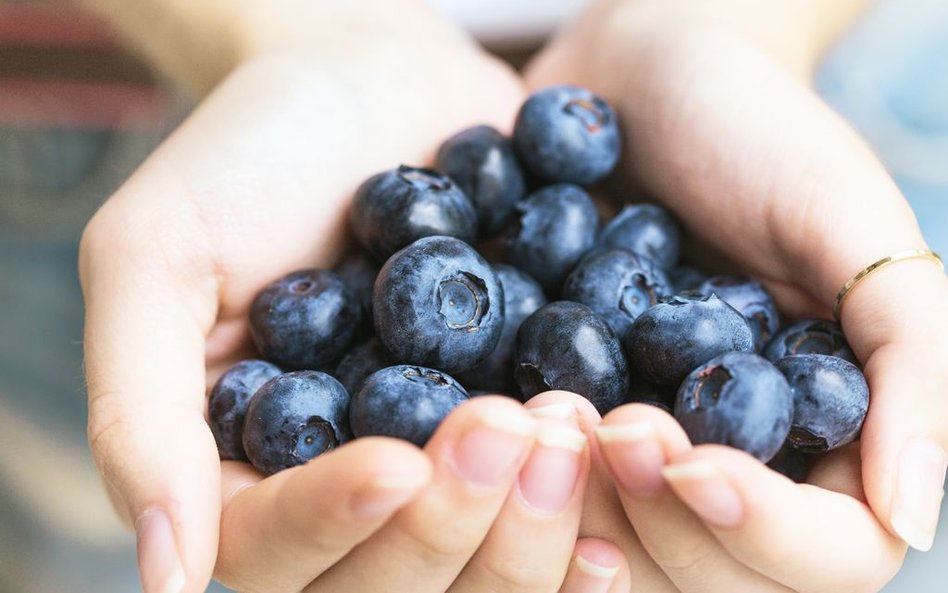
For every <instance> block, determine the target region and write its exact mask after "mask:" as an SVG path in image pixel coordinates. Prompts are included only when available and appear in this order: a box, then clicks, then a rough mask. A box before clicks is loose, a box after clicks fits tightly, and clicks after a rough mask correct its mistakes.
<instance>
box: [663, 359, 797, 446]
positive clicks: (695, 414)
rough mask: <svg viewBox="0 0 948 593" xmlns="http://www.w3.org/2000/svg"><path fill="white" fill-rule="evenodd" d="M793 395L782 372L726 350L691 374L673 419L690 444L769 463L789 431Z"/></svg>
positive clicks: (767, 362) (762, 360) (759, 361)
mask: <svg viewBox="0 0 948 593" xmlns="http://www.w3.org/2000/svg"><path fill="white" fill-rule="evenodd" d="M792 416H793V395H792V394H791V392H790V386H789V385H788V384H787V380H786V379H785V378H784V376H783V374H781V373H780V371H778V370H777V369H776V368H775V367H774V365H773V364H771V363H770V361H768V360H767V359H765V358H763V357H761V356H758V355H756V354H753V353H751V352H728V353H727V354H724V355H722V356H718V357H715V358H712V359H711V360H709V361H708V362H706V363H705V364H703V365H701V366H700V367H698V368H696V369H695V370H694V371H692V372H691V373H690V374H689V375H688V376H687V377H686V378H685V380H684V381H683V382H682V384H681V387H679V389H678V397H677V399H676V400H675V418H676V419H677V420H678V422H679V423H681V426H682V427H683V428H684V429H685V432H686V433H687V434H688V438H689V439H691V442H692V443H694V444H696V445H697V444H702V443H718V444H721V445H729V446H731V447H735V448H737V449H741V450H742V451H746V452H747V453H750V454H751V455H753V456H754V457H756V458H757V459H760V460H761V461H763V462H765V463H766V462H768V461H770V460H771V459H772V458H773V457H774V455H776V454H777V451H779V450H780V447H781V446H782V445H783V443H784V441H785V440H786V439H787V433H788V432H789V431H790V419H791V418H792Z"/></svg>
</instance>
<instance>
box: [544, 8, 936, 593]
mask: <svg viewBox="0 0 948 593" xmlns="http://www.w3.org/2000/svg"><path fill="white" fill-rule="evenodd" d="M679 4H680V3H679ZM654 6H655V3H649V2H618V1H616V2H600V3H598V4H596V5H595V6H594V7H593V9H592V10H591V11H590V13H589V14H588V15H587V17H586V19H585V20H584V21H582V22H580V23H578V24H577V25H576V26H575V27H574V28H572V30H569V31H566V32H565V33H564V34H563V35H562V36H561V37H560V38H559V39H558V40H557V41H556V42H554V43H553V44H552V45H551V46H550V47H549V48H548V49H547V50H546V51H545V52H544V54H543V55H541V57H540V58H539V59H538V60H537V61H536V62H535V63H534V64H533V65H532V67H531V69H530V70H529V72H528V77H527V78H528V83H529V84H530V86H532V87H534V88H537V87H542V86H546V85H550V84H556V83H576V84H581V85H584V86H588V87H590V88H592V89H593V90H595V91H597V92H599V93H601V94H602V95H603V96H604V97H605V98H606V99H607V100H609V101H611V102H612V103H613V104H614V105H615V106H616V108H617V110H618V112H619V116H620V119H621V121H622V124H623V128H624V133H625V140H626V149H625V155H626V157H625V161H624V162H623V163H622V164H621V165H620V168H621V171H620V175H619V177H620V180H619V181H620V183H622V182H624V183H625V186H624V187H625V188H626V189H627V190H628V188H629V187H630V184H634V185H635V187H637V189H638V190H639V191H641V192H642V193H644V194H647V195H648V196H651V197H652V198H654V199H657V200H659V201H660V202H662V203H663V204H665V205H666V206H668V207H669V208H670V209H671V210H672V211H674V212H675V213H676V215H677V216H678V217H679V219H680V220H681V221H682V223H683V224H684V226H685V227H686V230H687V232H688V233H689V234H690V235H691V236H692V237H694V241H695V243H696V244H697V245H700V252H701V253H704V254H707V253H711V254H713V255H714V256H716V258H717V259H718V260H719V261H720V260H725V261H728V262H729V263H730V265H731V266H732V269H740V270H743V271H744V272H747V273H750V274H753V275H755V276H757V277H759V278H762V279H763V280H764V282H765V283H766V285H767V286H768V288H770V290H771V291H772V292H773V293H774V295H775V296H776V298H777V300H778V303H779V305H780V306H781V308H782V309H783V310H784V311H786V312H787V313H788V314H789V315H791V316H804V315H817V316H823V317H828V316H829V315H830V306H831V304H832V301H833V298H834V297H835V295H836V292H837V291H838V290H839V289H840V287H841V286H842V284H843V283H844V282H845V281H846V280H847V279H848V278H849V277H850V276H851V275H852V274H854V273H855V272H857V271H858V270H860V269H862V268H864V267H865V266H867V265H868V264H870V263H872V262H874V261H876V260H878V259H880V258H881V257H883V256H885V255H888V254H892V253H895V252H898V251H901V250H904V249H911V248H919V247H922V246H924V241H923V239H922V237H921V236H920V234H919V231H918V228H917V225H916V222H915V219H914V217H913V215H912V212H911V210H910V208H909V207H908V205H907V204H906V202H905V201H904V199H903V198H902V197H901V195H900V194H899V192H898V190H897V188H896V186H895V185H894V183H893V182H892V180H891V179H890V178H889V177H888V175H887V174H886V172H885V170H884V169H883V168H882V167H881V165H880V164H879V163H878V162H877V160H876V159H875V158H874V157H873V155H872V154H871V152H870V151H869V150H868V149H867V148H866V146H865V145H864V144H863V142H862V141H861V140H860V139H859V138H858V137H857V136H856V134H854V133H853V132H852V131H851V130H850V129H849V128H848V127H846V125H845V124H844V123H843V122H842V121H841V120H840V119H839V118H838V117H837V116H836V115H835V114H833V113H832V112H831V110H830V109H829V108H827V106H826V105H824V104H823V103H822V102H821V101H820V100H819V99H818V98H817V97H816V96H815V94H814V93H813V92H812V90H810V89H809V88H807V86H806V85H805V84H802V83H801V82H800V81H799V80H798V79H796V78H795V77H794V76H792V75H791V74H790V73H788V72H787V70H786V69H784V68H783V67H782V66H781V65H780V63H778V61H777V60H775V59H774V57H773V56H771V55H768V54H767V53H765V52H764V51H762V50H761V49H760V48H759V47H758V46H757V45H755V44H753V43H751V42H750V41H748V39H747V38H746V37H744V36H743V35H742V34H739V33H736V32H735V30H734V29H733V28H731V27H728V26H724V25H718V24H716V23H714V22H713V19H704V20H703V21H701V20H697V19H695V20H693V21H683V20H677V19H670V20H663V19H661V18H657V17H655V15H654V14H653V12H654V11H653V12H650V11H649V8H650V7H651V8H654ZM945 303H948V282H946V279H945V277H944V275H943V274H940V273H939V272H938V269H937V267H935V266H932V265H931V264H930V263H929V262H924V261H918V260H913V261H905V262H902V263H899V264H898V265H896V266H892V267H890V268H887V269H886V270H884V271H882V272H879V273H878V274H875V275H873V276H872V277H870V278H868V279H866V280H865V281H864V282H862V283H861V284H860V285H859V286H858V287H856V288H855V289H854V290H853V292H852V294H851V296H850V297H849V298H848V299H847V301H846V303H845V305H844V307H843V311H842V323H843V326H844V329H845V331H846V334H847V337H848V339H849V341H850V344H851V346H852V347H853V348H854V350H855V352H856V354H857V355H858V356H859V358H860V360H861V361H862V362H863V363H864V365H865V372H866V376H867V379H868V381H869V384H870V391H871V397H872V402H871V405H870V412H869V416H868V418H867V421H866V424H865V428H864V431H863V435H862V440H861V459H862V461H861V463H860V461H859V457H858V456H857V455H855V454H854V453H853V450H852V449H848V450H843V451H840V452H838V453H836V454H834V455H831V456H830V457H829V458H827V460H826V462H825V464H824V465H823V466H822V467H821V468H820V469H818V470H817V471H816V472H815V474H814V476H813V477H812V479H811V482H813V484H815V485H818V486H821V487H820V488H815V487H813V486H812V485H810V486H796V485H793V484H791V483H789V482H788V481H786V480H783V479H782V478H780V477H779V476H777V475H776V474H773V473H772V472H769V470H766V469H765V468H764V467H763V466H762V465H760V464H758V463H755V462H752V461H751V460H750V459H748V458H747V457H746V456H742V455H740V454H739V453H737V452H735V451H730V450H722V449H720V448H715V447H696V448H692V447H691V446H690V445H689V444H688V442H687V439H686V438H684V435H683V434H682V433H681V432H680V430H676V428H675V426H674V424H673V423H670V421H669V419H668V418H667V417H666V416H663V415H661V414H657V413H655V412H654V411H653V410H649V409H645V410H643V409H642V408H641V407H640V406H630V407H628V408H624V409H620V410H617V411H615V412H613V413H612V414H611V415H609V416H607V418H606V419H605V421H604V423H605V425H606V426H620V427H622V428H621V429H616V430H615V431H613V432H612V433H611V434H612V435H613V436H614V437H615V438H613V439H612V440H611V441H609V440H606V441H604V442H603V443H602V449H603V454H604V457H605V458H606V460H607V461H608V462H609V467H610V468H611V470H612V474H613V478H614V479H615V481H616V483H617V485H618V486H619V489H620V495H621V498H622V502H623V505H624V507H625V510H626V512H627V514H628V517H629V520H630V521H631V523H632V525H633V526H634V527H635V532H636V533H637V534H638V537H639V538H640V539H641V542H642V544H643V545H644V547H645V549H646V550H648V552H649V553H650V554H651V556H652V559H653V560H654V561H655V562H657V563H658V564H659V565H660V566H661V567H662V568H663V569H664V572H665V573H666V574H667V575H668V577H669V578H670V579H671V581H672V582H673V583H674V585H675V586H676V587H677V588H678V589H679V590H681V591H685V592H690V591H717V590H721V591H735V590H754V591H786V590H788V589H793V590H798V591H804V592H806V591H825V590H845V591H875V590H877V589H878V588H880V587H881V586H882V585H883V584H884V583H885V582H887V581H888V580H889V579H890V578H891V576H892V575H893V574H894V573H895V572H896V571H897V569H898V568H899V566H900V564H901V561H902V558H903V555H904V552H905V546H904V543H903V541H902V540H905V541H907V542H908V543H910V544H912V545H913V546H915V547H918V548H920V549H925V548H927V547H928V546H930V545H931V540H932V537H933V534H934V528H935V525H936V520H937V514H938V507H939V501H940V498H941V493H942V484H943V480H944V475H945V465H946V461H945V453H944V451H945V447H946V445H948V399H946V398H945V397H944V395H945V393H946V392H948V369H946V367H945V365H944V363H943V361H944V360H946V359H948V308H946V306H945ZM939 361H942V362H939ZM605 434H606V435H609V434H610V433H609V432H608V431H607V432H606V433H605ZM632 459H636V460H642V459H648V460H650V461H649V463H644V462H642V463H639V469H638V470H636V472H637V473H635V472H634V473H633V475H631V476H630V475H629V474H628V472H630V471H632V469H631V468H632V467H633V464H632V461H631V460H632ZM699 462H700V463H699ZM669 464H671V465H669ZM666 466H667V467H668V468H669V469H666V476H667V480H666V479H663V477H662V473H661V472H662V468H663V467H666ZM675 468H677V470H676V469H675ZM860 470H861V477H860V473H859V472H860ZM673 493H674V495H673ZM725 498H726V499H727V503H728V506H727V508H726V509H725V508H724V502H722V501H723V500H724V499H725ZM725 511H726V512H725ZM829 558H831V559H832V561H828V560H827V559H829ZM630 561H631V560H630ZM631 564H632V566H631V570H632V572H633V574H637V569H638V567H637V565H636V563H635V562H634V561H631Z"/></svg>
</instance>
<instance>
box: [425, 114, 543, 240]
mask: <svg viewBox="0 0 948 593" xmlns="http://www.w3.org/2000/svg"><path fill="white" fill-rule="evenodd" d="M435 168H437V169H438V170H439V171H441V172H443V173H444V174H445V175H447V176H448V177H450V178H451V179H453V180H454V181H455V183H457V184H458V187H460V188H461V189H462V190H463V191H464V193H465V195H467V197H468V198H469V199H470V200H471V203H472V204H473V205H474V210H476V211H477V219H478V222H479V230H480V234H481V235H484V236H489V235H493V234H495V233H497V231H499V230H500V229H501V228H503V227H504V226H505V225H506V224H507V221H508V220H509V218H510V215H511V214H512V213H513V208H514V204H516V203H517V201H518V200H520V198H522V197H523V194H524V190H525V182H524V179H523V173H522V172H521V171H520V164H519V163H518V162H517V157H516V155H515V154H514V150H513V145H512V144H511V143H510V140H508V139H507V138H506V137H505V136H504V135H503V134H501V133H500V132H498V131H497V130H495V129H494V128H491V127H490V126H477V127H474V128H469V129H467V130H464V131H463V132H460V133H458V134H456V135H454V136H452V137H451V138H449V139H448V140H447V141H445V143H444V144H442V145H441V148H439V149H438V159H437V164H436V165H435Z"/></svg>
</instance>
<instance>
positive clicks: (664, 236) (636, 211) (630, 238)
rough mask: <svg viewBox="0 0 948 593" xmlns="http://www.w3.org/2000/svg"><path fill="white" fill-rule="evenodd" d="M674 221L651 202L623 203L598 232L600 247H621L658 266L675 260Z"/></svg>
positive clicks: (668, 266) (670, 264)
mask: <svg viewBox="0 0 948 593" xmlns="http://www.w3.org/2000/svg"><path fill="white" fill-rule="evenodd" d="M679 235H680V233H679V231H678V224H677V223H676V222H675V219H674V218H672V216H671V214H669V213H668V211H667V210H665V209H664V208H662V207H661V206H657V205H655V204H634V205H632V206H626V207H625V208H623V209H622V210H621V211H620V212H619V213H618V214H616V216H615V218H613V219H612V220H610V221H609V223H608V224H606V226H605V228H603V229H602V233H600V234H599V241H598V243H597V245H598V246H600V247H605V248H610V247H621V248H623V249H628V250H629V251H634V252H636V253H641V254H642V255H644V256H646V257H649V258H651V259H652V260H653V261H654V262H655V263H656V264H658V265H659V266H660V267H661V268H662V269H665V270H670V269H672V268H673V267H675V264H676V263H678V249H679V248H678V243H679V240H680V239H679Z"/></svg>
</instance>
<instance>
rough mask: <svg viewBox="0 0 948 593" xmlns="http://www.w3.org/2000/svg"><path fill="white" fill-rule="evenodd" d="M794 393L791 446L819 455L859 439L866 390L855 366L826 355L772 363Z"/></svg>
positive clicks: (809, 355) (797, 356)
mask: <svg viewBox="0 0 948 593" xmlns="http://www.w3.org/2000/svg"><path fill="white" fill-rule="evenodd" d="M774 364H775V365H776V366H777V368H778V369H780V371H781V372H782V373H783V374H784V376H785V377H786V378H787V381H788V382H789V383H790V389H791V390H792V391H793V399H794V408H793V425H792V427H791V428H790V436H789V440H790V442H791V443H793V446H794V447H796V448H798V449H801V450H804V451H807V452H814V453H822V452H824V451H829V450H831V449H835V448H837V447H841V446H843V445H845V444H847V443H851V442H853V441H854V440H856V437H858V436H859V431H860V429H861V428H862V423H863V420H864V419H865V418H866V412H867V411H868V410H869V386H868V385H866V379H865V377H863V375H862V371H860V370H859V368H857V367H856V365H854V364H852V363H851V362H848V361H846V360H843V359H842V358H838V357H836V356H829V355H825V354H795V355H791V356H786V357H784V358H781V359H780V360H778V361H777V362H776V363H774Z"/></svg>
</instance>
